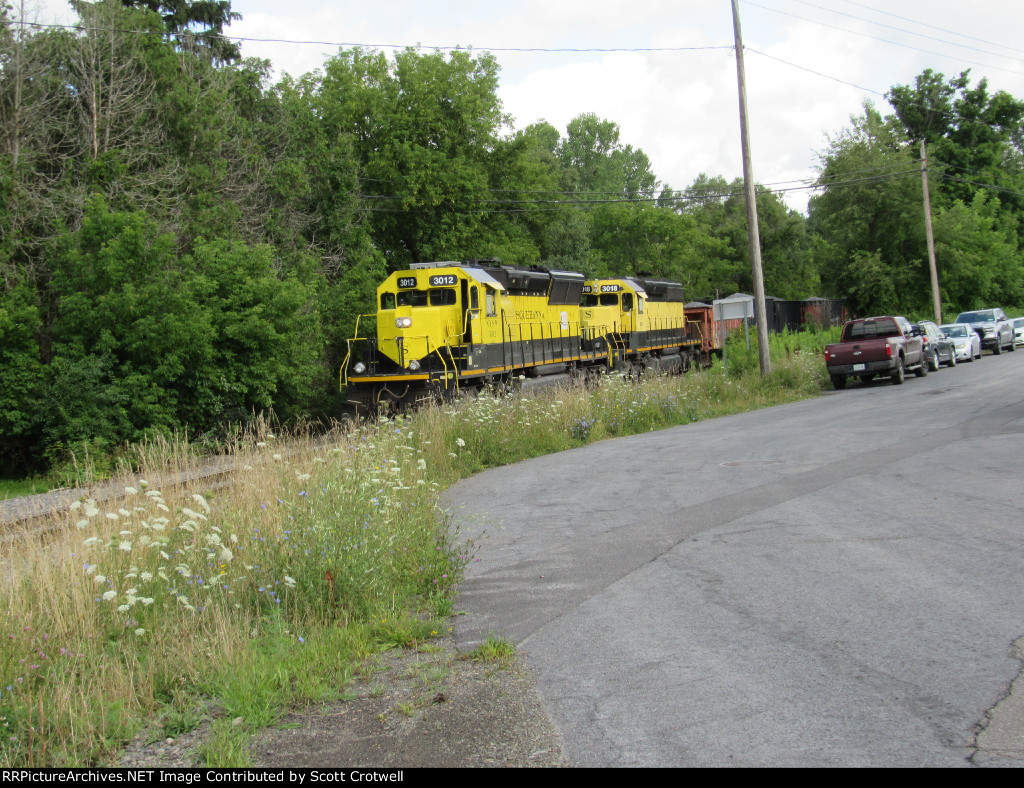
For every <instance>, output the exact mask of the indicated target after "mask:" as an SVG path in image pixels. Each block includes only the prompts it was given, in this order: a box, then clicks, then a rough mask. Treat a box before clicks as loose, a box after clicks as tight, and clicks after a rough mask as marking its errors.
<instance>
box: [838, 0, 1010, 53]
mask: <svg viewBox="0 0 1024 788" xmlns="http://www.w3.org/2000/svg"><path fill="white" fill-rule="evenodd" d="M841 1H842V2H844V3H848V4H849V5H855V6H857V7H858V8H863V9H865V10H867V11H873V12H875V13H876V14H884V15H885V16H891V17H893V18H894V19H899V20H902V21H904V22H910V23H911V24H915V25H920V26H921V27H927V28H930V29H932V30H938V31H939V32H940V33H949V34H950V35H954V36H960V37H961V38H966V39H968V40H969V41H977V42H978V43H981V44H988V45H989V46H993V47H999V48H1000V49H1008V50H1010V51H1011V52H1021V53H1024V49H1017V48H1016V47H1011V46H1007V45H1006V44H997V43H996V42H994V41H986V40H985V39H983V38H975V37H974V36H969V35H967V34H966V33H959V32H957V31H956V30H947V29H946V28H944V27H937V26H936V25H930V24H928V23H927V22H921V21H919V20H917V19H910V18H909V17H905V16H900V15H899V14H894V13H892V12H891V11H883V10H882V9H881V8H873V7H872V6H869V5H865V4H864V3H858V2H855V0H841ZM999 57H1002V56H1001V55H1000V56H999Z"/></svg>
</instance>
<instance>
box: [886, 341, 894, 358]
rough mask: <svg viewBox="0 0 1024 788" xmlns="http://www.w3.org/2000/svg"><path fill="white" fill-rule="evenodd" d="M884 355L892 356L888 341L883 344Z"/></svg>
mask: <svg viewBox="0 0 1024 788" xmlns="http://www.w3.org/2000/svg"><path fill="white" fill-rule="evenodd" d="M885 355H886V356H888V357H889V358H892V345H890V344H889V343H886V345H885Z"/></svg>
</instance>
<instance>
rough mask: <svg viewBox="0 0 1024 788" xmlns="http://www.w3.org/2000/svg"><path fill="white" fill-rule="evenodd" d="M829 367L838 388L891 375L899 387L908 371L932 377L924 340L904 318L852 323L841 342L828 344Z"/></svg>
mask: <svg viewBox="0 0 1024 788" xmlns="http://www.w3.org/2000/svg"><path fill="white" fill-rule="evenodd" d="M825 366H826V368H827V369H828V374H829V377H830V378H831V379H832V385H833V386H834V387H835V388H836V389H844V388H846V379H847V378H848V377H853V376H856V377H858V378H860V379H861V380H862V381H864V382H865V383H866V382H867V381H869V380H871V379H872V378H873V377H875V376H876V375H888V376H889V378H890V380H892V382H893V383H895V384H896V385H899V384H901V383H902V382H903V380H904V378H905V377H906V373H907V371H908V370H911V371H913V373H914V374H915V375H917V376H918V377H919V378H923V377H924V376H925V375H927V374H928V360H927V359H926V358H925V355H924V341H923V339H922V338H921V336H920V335H919V334H917V333H915V332H914V329H913V327H912V326H911V324H910V321H909V320H907V319H906V318H905V317H901V316H895V317H868V318H864V319H863V320H851V321H849V322H848V323H846V324H845V325H844V326H843V333H842V335H841V336H840V338H839V342H836V343H834V344H831V345H826V347H825Z"/></svg>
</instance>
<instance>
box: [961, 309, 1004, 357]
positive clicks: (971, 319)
mask: <svg viewBox="0 0 1024 788" xmlns="http://www.w3.org/2000/svg"><path fill="white" fill-rule="evenodd" d="M953 322H954V323H968V324H969V325H970V326H971V327H972V328H973V329H974V330H975V331H977V332H978V336H980V337H981V346H982V347H983V348H987V349H988V350H991V351H992V352H993V353H994V354H995V355H997V356H998V355H999V354H1000V353H1002V352H1003V351H1004V350H1016V349H1017V346H1016V345H1014V344H1013V325H1012V324H1011V323H1010V321H1009V320H1008V319H1007V317H1006V313H1005V312H1003V310H1002V309H998V308H996V309H978V310H976V311H974V312H961V313H960V314H959V315H957V316H956V320H954V321H953Z"/></svg>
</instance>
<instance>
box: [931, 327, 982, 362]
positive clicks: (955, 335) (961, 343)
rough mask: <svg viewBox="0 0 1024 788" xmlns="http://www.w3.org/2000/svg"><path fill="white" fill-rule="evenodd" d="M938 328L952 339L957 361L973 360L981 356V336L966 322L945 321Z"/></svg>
mask: <svg viewBox="0 0 1024 788" xmlns="http://www.w3.org/2000/svg"><path fill="white" fill-rule="evenodd" d="M939 329H940V330H941V331H942V333H943V334H945V335H946V336H947V337H949V338H950V339H951V340H953V347H955V348H956V360H957V361H974V359H976V358H981V337H980V336H978V332H977V331H975V330H974V328H973V327H972V326H970V325H968V324H967V323H947V324H946V325H944V326H939Z"/></svg>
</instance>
